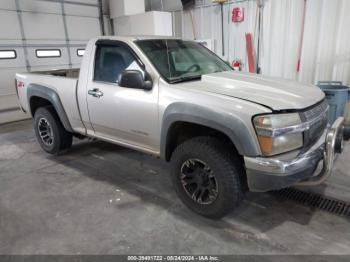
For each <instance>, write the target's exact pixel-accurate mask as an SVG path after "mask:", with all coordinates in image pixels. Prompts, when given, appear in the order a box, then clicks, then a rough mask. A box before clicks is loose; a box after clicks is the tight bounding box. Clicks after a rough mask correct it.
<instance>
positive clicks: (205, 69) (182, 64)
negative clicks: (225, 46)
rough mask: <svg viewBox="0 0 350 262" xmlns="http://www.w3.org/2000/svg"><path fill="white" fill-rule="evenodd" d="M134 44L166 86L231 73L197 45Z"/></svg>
mask: <svg viewBox="0 0 350 262" xmlns="http://www.w3.org/2000/svg"><path fill="white" fill-rule="evenodd" d="M136 44H137V45H138V46H139V47H140V48H141V50H142V51H143V52H144V53H145V54H146V56H147V57H148V59H149V60H150V61H151V62H152V64H153V65H154V66H155V67H156V69H157V70H158V72H159V73H160V74H161V75H162V77H163V78H164V79H165V80H166V81H167V82H169V83H178V82H184V81H190V80H195V79H200V78H201V76H202V75H205V74H210V73H215V72H222V71H229V70H232V69H231V67H230V66H229V65H227V64H226V63H225V62H224V61H223V60H221V59H220V58H219V57H218V56H216V55H215V54H214V53H212V52H211V51H209V50H208V49H207V48H205V47H204V46H202V45H201V44H199V43H196V42H192V41H183V40H177V39H170V40H169V39H167V40H165V39H164V40H139V41H136Z"/></svg>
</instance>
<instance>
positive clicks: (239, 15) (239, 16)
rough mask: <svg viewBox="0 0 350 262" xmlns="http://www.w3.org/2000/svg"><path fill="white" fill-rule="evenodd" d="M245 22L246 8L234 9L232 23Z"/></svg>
mask: <svg viewBox="0 0 350 262" xmlns="http://www.w3.org/2000/svg"><path fill="white" fill-rule="evenodd" d="M243 21H244V8H242V7H235V8H233V9H232V22H234V23H239V22H243Z"/></svg>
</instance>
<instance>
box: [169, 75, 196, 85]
mask: <svg viewBox="0 0 350 262" xmlns="http://www.w3.org/2000/svg"><path fill="white" fill-rule="evenodd" d="M201 78H202V76H201V75H197V76H186V77H180V78H177V79H174V80H170V81H169V83H170V84H176V83H181V82H186V81H192V80H200V79H201Z"/></svg>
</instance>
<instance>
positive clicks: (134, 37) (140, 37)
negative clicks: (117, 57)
mask: <svg viewBox="0 0 350 262" xmlns="http://www.w3.org/2000/svg"><path fill="white" fill-rule="evenodd" d="M97 39H109V40H123V41H135V40H152V39H153V40H155V39H182V38H180V37H174V36H151V35H131V36H113V35H111V36H99V37H97Z"/></svg>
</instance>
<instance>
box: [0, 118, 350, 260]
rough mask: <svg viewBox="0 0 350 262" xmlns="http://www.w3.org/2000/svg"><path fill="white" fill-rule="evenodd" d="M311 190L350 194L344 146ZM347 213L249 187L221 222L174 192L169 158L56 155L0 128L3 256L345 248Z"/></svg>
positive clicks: (14, 130)
mask: <svg viewBox="0 0 350 262" xmlns="http://www.w3.org/2000/svg"><path fill="white" fill-rule="evenodd" d="M345 151H346V152H345V153H344V154H343V155H342V156H341V157H339V159H338V161H337V165H336V168H335V170H334V175H333V177H332V178H331V179H330V180H329V181H328V182H327V183H326V184H325V185H323V186H320V187H318V188H314V189H313V190H317V191H318V192H323V193H325V194H327V195H331V196H333V197H337V198H340V199H342V200H346V201H350V171H349V170H350V161H349V159H350V158H349V156H350V146H349V145H347V147H346V150H345ZM349 247H350V221H349V220H348V219H346V218H342V217H339V216H336V215H333V214H329V213H326V212H323V211H319V210H313V209H310V208H308V207H304V206H302V205H299V204H297V203H294V202H290V201H281V200H278V199H277V198H276V197H274V196H272V195H271V194H257V193H250V194H248V195H247V198H246V199H245V200H244V202H243V204H242V205H241V207H240V208H238V209H237V210H236V211H235V212H233V213H232V214H230V215H229V216H227V217H226V218H224V219H222V220H220V221H211V220H208V219H205V218H202V217H200V216H198V215H196V214H194V213H192V212H191V211H189V210H188V209H187V208H185V207H184V206H183V205H182V203H181V202H180V201H179V200H178V198H177V197H176V196H175V194H174V192H173V190H172V187H171V184H170V179H169V176H168V165H167V164H166V163H164V162H163V161H161V160H158V159H155V158H153V157H150V156H148V155H144V154H141V153H137V152H134V151H132V150H129V149H124V148H122V147H119V146H115V145H110V144H106V143H103V142H89V141H85V142H79V141H76V142H75V143H74V146H73V148H72V150H71V151H69V152H68V153H67V154H65V155H63V156H59V157H56V156H50V155H48V154H46V153H44V152H43V151H42V150H41V149H40V148H39V145H38V144H37V142H36V140H35V137H34V133H33V130H32V127H31V122H30V121H24V122H18V123H13V124H9V125H5V126H0V254H135V253H138V254H169V253H171V254H179V253H183V254H189V253H192V254H203V253H204V254H210V253H214V254H350V248H349Z"/></svg>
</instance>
